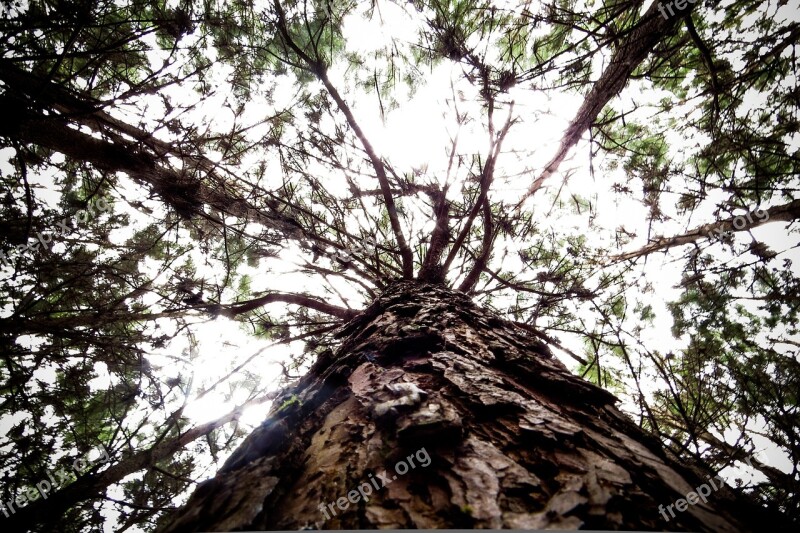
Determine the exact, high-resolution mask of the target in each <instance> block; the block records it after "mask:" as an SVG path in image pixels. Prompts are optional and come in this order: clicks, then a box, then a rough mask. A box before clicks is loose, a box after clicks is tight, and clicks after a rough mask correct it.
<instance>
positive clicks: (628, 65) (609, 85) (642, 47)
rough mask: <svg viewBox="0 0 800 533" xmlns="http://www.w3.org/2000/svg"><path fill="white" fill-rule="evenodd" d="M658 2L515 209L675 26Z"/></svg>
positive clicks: (553, 169)
mask: <svg viewBox="0 0 800 533" xmlns="http://www.w3.org/2000/svg"><path fill="white" fill-rule="evenodd" d="M658 5H659V3H658V2H653V4H652V5H651V6H650V8H649V9H648V10H647V12H645V14H644V15H642V18H641V20H640V22H639V25H638V27H637V28H636V29H635V30H633V31H632V32H630V34H629V35H628V36H627V37H626V38H625V39H624V40H623V41H622V44H621V45H620V47H619V48H618V49H617V51H616V52H615V53H614V56H613V57H612V58H611V62H610V63H609V65H608V68H606V70H605V71H604V72H603V74H602V75H601V76H600V79H599V80H597V82H595V84H594V85H592V88H591V90H590V91H589V94H587V95H586V98H585V99H584V101H583V104H582V105H581V107H580V109H578V112H577V114H576V115H575V118H573V119H572V122H571V123H570V125H569V126H568V127H567V131H566V132H565V133H564V136H563V137H562V139H561V143H560V145H559V147H558V151H557V152H556V154H555V156H553V158H552V159H551V160H550V162H549V163H548V164H547V165H546V166H545V167H544V170H543V171H542V172H541V174H539V177H538V178H536V180H534V182H533V184H531V186H530V188H529V189H528V192H527V193H525V196H523V197H522V199H521V200H520V201H519V203H518V204H517V207H516V208H517V209H520V207H521V206H522V204H523V202H525V200H527V199H528V198H530V197H531V195H533V194H534V193H535V192H536V191H537V190H539V189H540V188H541V187H542V184H543V183H544V181H545V180H546V179H547V178H549V177H550V176H552V175H553V174H554V173H555V172H556V171H557V170H558V167H559V166H560V165H561V163H562V162H563V161H564V159H565V158H566V157H567V153H569V151H570V149H571V148H572V147H573V146H575V145H576V144H578V141H580V139H581V137H582V136H583V133H584V132H585V131H586V130H587V129H589V127H590V126H591V125H592V123H593V122H594V121H595V119H596V118H597V116H598V115H599V114H600V111H602V110H603V108H604V107H605V106H606V104H607V103H608V102H609V101H610V100H611V99H612V98H614V97H615V96H616V95H617V94H618V93H619V92H620V91H621V90H622V89H623V87H625V84H626V83H627V82H628V80H629V79H630V76H631V73H632V72H633V71H634V69H636V67H638V66H639V65H640V64H641V63H642V61H644V60H645V58H647V55H648V54H649V53H650V51H651V50H652V49H653V47H655V45H656V44H658V43H659V42H661V41H662V40H663V39H664V37H666V36H667V35H668V34H670V33H671V32H672V31H673V30H674V29H675V27H676V26H677V24H678V21H679V20H680V17H669V18H668V19H664V17H662V16H661V14H660V13H659V11H658ZM693 7H694V4H689V6H688V8H687V9H686V11H685V12H684V13H685V14H686V15H687V16H689V15H690V14H691V11H690V10H691V9H692V8H693ZM637 8H638V5H637Z"/></svg>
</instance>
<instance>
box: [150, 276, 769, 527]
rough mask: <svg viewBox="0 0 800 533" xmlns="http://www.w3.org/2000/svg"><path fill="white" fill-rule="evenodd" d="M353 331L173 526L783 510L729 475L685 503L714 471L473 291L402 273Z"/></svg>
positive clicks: (564, 520) (609, 520)
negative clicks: (675, 447) (657, 435)
mask: <svg viewBox="0 0 800 533" xmlns="http://www.w3.org/2000/svg"><path fill="white" fill-rule="evenodd" d="M341 335H342V336H345V337H346V338H345V340H344V343H343V345H342V347H341V348H340V349H339V350H338V351H337V353H336V354H335V355H332V354H330V352H328V355H327V356H324V357H321V358H320V359H319V360H318V361H317V362H316V363H315V365H314V366H313V367H312V369H311V370H310V372H309V373H308V375H307V376H305V377H304V378H303V379H302V380H301V381H300V382H299V383H298V384H297V385H296V386H295V387H293V388H292V389H291V390H289V391H286V392H285V393H284V394H283V395H282V396H281V397H280V398H279V399H278V400H276V403H275V407H274V408H273V411H272V415H271V416H270V418H269V419H268V420H267V421H266V422H265V423H264V424H263V425H262V426H261V427H259V428H258V429H257V430H256V431H254V432H253V434H251V435H250V436H249V437H248V438H247V439H246V440H245V442H244V443H243V444H242V446H241V447H240V448H239V449H238V450H237V451H236V452H235V453H234V454H233V455H232V456H231V458H230V459H229V460H228V461H227V463H226V464H225V465H224V466H223V468H222V469H221V470H220V472H219V473H218V475H217V476H216V478H214V479H212V480H210V481H208V482H206V483H204V484H202V485H201V486H200V487H198V489H197V491H196V492H195V493H194V495H193V496H192V497H191V498H190V500H189V502H188V503H187V504H186V505H185V506H184V507H183V508H182V509H180V510H178V511H177V512H176V513H175V514H174V515H173V516H172V517H171V519H170V523H169V524H168V525H167V526H166V527H165V528H164V529H163V530H164V531H166V532H186V531H197V530H204V531H228V530H234V529H244V530H270V529H287V530H288V529H299V528H303V527H312V528H313V527H318V528H321V529H336V528H353V529H356V528H387V527H390V528H444V527H456V528H472V527H475V528H478V527H479V528H521V529H542V528H571V529H572V528H579V527H581V528H603V529H669V530H683V529H691V530H699V531H729V532H735V531H746V530H751V529H754V528H755V526H754V524H758V525H759V526H761V527H765V526H767V527H768V526H769V525H770V523H769V521H768V517H767V516H766V514H765V513H763V512H762V511H761V510H760V509H758V508H757V507H756V506H755V505H753V504H751V503H750V502H749V501H745V500H744V499H743V498H741V497H739V496H737V495H735V494H734V492H733V491H732V490H730V489H729V488H727V487H722V486H720V482H719V481H718V480H716V479H713V480H712V481H714V483H715V484H714V486H715V487H718V489H716V490H713V491H711V494H710V496H708V502H707V503H704V502H703V501H698V502H697V503H696V504H694V505H689V506H688V508H687V509H686V510H685V511H684V512H679V511H678V510H676V509H675V508H674V505H673V510H672V511H671V512H672V513H674V515H675V516H674V518H673V517H672V516H671V515H670V512H669V511H667V509H666V507H667V506H669V505H671V504H674V502H675V501H676V500H678V499H679V498H685V497H686V495H687V494H688V493H690V492H693V491H696V487H699V486H700V485H702V484H703V483H706V484H708V483H709V480H708V479H707V478H708V477H709V476H711V474H710V473H707V472H702V471H701V470H699V469H698V468H694V467H692V468H690V467H686V466H683V465H681V464H678V463H677V462H676V461H674V460H673V459H671V458H670V457H668V456H667V455H666V454H665V453H664V451H662V449H661V447H660V446H659V445H658V443H657V442H655V441H654V440H652V439H650V438H649V437H648V436H647V435H645V434H644V433H643V432H642V431H641V430H640V429H639V428H638V427H637V426H636V425H635V424H633V422H632V421H630V420H629V419H628V418H627V417H626V416H624V415H623V414H621V413H620V411H618V410H617V409H616V408H615V407H614V402H615V398H614V397H613V396H612V395H610V394H609V393H607V392H605V391H603V390H601V389H599V388H597V387H595V386H593V385H591V384H589V383H587V382H585V381H583V380H581V379H579V378H578V377H576V376H574V375H572V374H570V373H569V371H568V370H567V369H566V368H565V367H564V366H563V365H562V364H561V363H560V362H559V361H558V360H557V359H556V358H554V357H553V356H552V354H551V353H550V352H549V350H548V348H547V347H546V346H545V345H543V344H542V343H541V341H539V340H538V339H536V338H534V337H531V336H530V335H529V334H527V333H525V332H524V331H522V330H521V329H517V328H516V327H514V326H513V325H511V324H510V323H508V322H505V321H503V320H500V319H498V318H496V317H494V316H493V315H491V314H490V313H488V312H486V311H483V310H481V309H480V308H478V307H477V306H475V305H474V304H473V303H472V302H471V301H470V300H469V298H468V297H466V296H465V295H463V294H461V293H457V292H453V291H450V290H448V289H445V288H443V287H441V286H435V285H424V284H416V283H414V282H400V283H397V284H395V285H393V286H392V287H390V288H389V289H388V290H387V291H386V293H384V295H382V296H381V297H380V298H379V299H378V300H376V301H375V302H374V303H373V304H372V305H371V306H370V307H369V308H368V309H367V310H365V311H364V312H363V313H362V314H361V315H359V316H358V317H356V318H355V319H353V320H352V321H351V322H350V323H348V325H347V326H346V327H345V328H343V331H342V332H341ZM712 477H713V476H712ZM384 484H385V486H384ZM348 498H349V500H348ZM659 505H663V506H664V507H663V508H662V509H663V512H660V510H659ZM665 517H668V518H669V520H667V519H666V518H665ZM775 520H777V518H775ZM776 525H778V526H780V524H776ZM773 527H774V526H773Z"/></svg>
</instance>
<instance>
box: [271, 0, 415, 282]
mask: <svg viewBox="0 0 800 533" xmlns="http://www.w3.org/2000/svg"><path fill="white" fill-rule="evenodd" d="M275 11H276V12H277V14H278V30H279V31H280V34H281V36H282V38H283V40H284V42H285V43H286V45H287V46H288V47H289V48H291V49H292V50H293V51H294V52H295V53H296V54H297V55H298V56H299V57H300V58H301V59H302V60H303V61H304V62H305V63H306V65H307V67H308V70H310V71H311V72H312V73H314V74H315V75H316V76H317V78H319V80H320V81H321V82H322V84H323V85H324V86H325V89H326V90H327V91H328V94H330V95H331V98H333V100H334V101H335V102H336V105H337V107H338V108H339V110H340V111H341V112H342V113H343V114H344V116H345V119H347V123H348V125H349V126H350V128H351V129H352V130H353V133H354V134H355V136H356V137H358V140H359V141H360V142H361V145H362V146H363V148H364V151H365V152H366V153H367V157H369V160H370V163H372V168H373V169H374V170H375V174H376V176H377V178H378V183H379V184H380V188H381V193H382V194H383V201H384V203H385V204H386V210H387V211H388V213H389V222H390V224H391V226H392V232H393V233H394V236H395V239H397V245H398V247H399V248H400V257H401V262H402V265H403V278H405V279H411V278H413V277H414V256H413V254H412V253H411V248H410V247H409V246H408V242H406V238H405V236H404V235H403V230H402V228H401V227H400V218H399V217H398V216H397V207H396V206H395V204H394V199H393V198H392V190H391V186H390V184H389V178H388V176H387V175H386V168H385V167H384V164H383V161H382V160H381V158H380V157H378V154H376V153H375V149H374V148H373V147H372V144H371V143H370V142H369V139H367V136H366V135H365V134H364V132H363V131H362V130H361V127H360V126H359V125H358V121H356V118H355V116H354V115H353V112H352V111H351V110H350V107H349V106H348V105H347V103H346V102H345V101H344V99H343V98H342V97H341V95H340V94H339V91H337V90H336V87H334V86H333V84H332V83H331V81H330V79H329V78H328V74H327V68H326V66H325V64H324V62H323V61H322V59H320V58H316V59H314V58H311V57H309V55H308V54H306V53H305V52H304V51H303V50H302V49H301V48H300V47H299V46H297V44H296V43H295V42H294V40H293V39H292V37H291V35H290V34H289V30H288V28H287V26H286V14H285V13H284V11H283V7H281V5H280V3H279V2H278V1H277V0H276V1H275Z"/></svg>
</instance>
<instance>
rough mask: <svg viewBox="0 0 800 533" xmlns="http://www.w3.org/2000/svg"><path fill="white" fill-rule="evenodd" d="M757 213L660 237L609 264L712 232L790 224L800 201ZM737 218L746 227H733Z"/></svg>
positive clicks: (612, 259) (798, 212) (799, 212)
mask: <svg viewBox="0 0 800 533" xmlns="http://www.w3.org/2000/svg"><path fill="white" fill-rule="evenodd" d="M757 212H758V210H756V211H752V212H750V213H748V214H747V215H737V216H733V217H730V218H726V219H724V220H719V221H717V222H711V223H709V224H703V225H702V226H698V227H696V228H694V229H692V230H689V231H687V232H686V233H684V234H683V235H676V236H674V237H661V238H659V239H655V240H654V241H653V242H651V243H650V244H648V245H646V246H643V247H641V248H639V249H638V250H633V251H631V252H625V253H622V254H619V255H615V256H612V257H611V258H610V262H617V261H626V260H628V259H635V258H637V257H642V256H644V255H648V254H651V253H653V252H657V251H659V250H666V249H668V248H672V247H675V246H681V245H683V244H690V243H693V242H696V241H698V240H700V239H705V238H708V236H709V235H712V236H713V233H712V232H716V233H722V232H725V231H734V232H739V231H747V230H750V229H752V228H755V227H758V226H761V225H762V224H766V223H767V222H775V221H778V220H780V221H786V222H791V221H792V220H797V219H798V218H800V199H798V200H794V201H792V202H789V203H788V204H783V205H776V206H773V207H770V208H768V209H763V210H761V212H762V213H766V214H767V216H766V217H763V218H762V217H758V216H756V213H757ZM738 217H742V218H745V220H746V221H747V225H746V226H744V227H742V228H740V229H737V228H736V227H735V226H734V225H733V221H734V220H735V219H736V218H738ZM750 220H752V222H750Z"/></svg>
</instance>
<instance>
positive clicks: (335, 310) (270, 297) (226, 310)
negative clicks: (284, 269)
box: [212, 292, 358, 320]
mask: <svg viewBox="0 0 800 533" xmlns="http://www.w3.org/2000/svg"><path fill="white" fill-rule="evenodd" d="M273 302H284V303H287V304H295V305H299V306H302V307H308V308H309V309H313V310H315V311H319V312H320V313H325V314H327V315H331V316H335V317H336V318H341V319H344V320H350V319H351V318H353V317H354V316H356V315H357V314H358V311H355V310H352V309H345V308H344V307H338V306H336V305H332V304H329V303H326V302H323V301H320V300H317V299H316V298H312V297H311V296H305V295H302V294H287V293H282V292H273V293H270V294H265V295H264V296H261V297H259V298H255V299H253V300H248V301H246V302H240V303H236V304H229V305H224V306H221V309H220V312H219V314H220V315H222V316H226V317H228V318H234V317H235V316H237V315H241V314H242V313H247V312H248V311H252V310H254V309H258V308H259V307H262V306H264V305H267V304H269V303H273ZM212 305H214V304H212ZM216 305H218V304H216Z"/></svg>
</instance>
